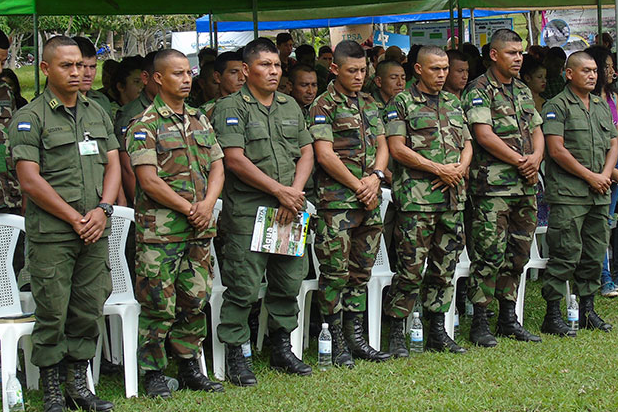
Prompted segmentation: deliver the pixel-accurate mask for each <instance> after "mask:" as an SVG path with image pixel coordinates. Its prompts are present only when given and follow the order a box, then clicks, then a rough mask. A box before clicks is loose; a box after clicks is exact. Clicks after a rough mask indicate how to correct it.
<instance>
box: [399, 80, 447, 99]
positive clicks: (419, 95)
mask: <svg viewBox="0 0 618 412" xmlns="http://www.w3.org/2000/svg"><path fill="white" fill-rule="evenodd" d="M408 91H409V92H410V95H411V96H412V100H414V102H415V103H426V102H427V97H426V96H425V95H424V94H423V92H421V91H420V90H419V89H418V82H416V83H413V84H412V86H410V88H409V89H408ZM438 98H439V99H440V100H444V101H449V100H451V97H450V96H449V93H447V92H445V91H443V90H441V91H440V92H439V93H438Z"/></svg>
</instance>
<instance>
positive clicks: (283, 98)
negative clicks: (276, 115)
mask: <svg viewBox="0 0 618 412" xmlns="http://www.w3.org/2000/svg"><path fill="white" fill-rule="evenodd" d="M277 101H278V102H280V103H285V102H287V101H288V100H287V99H286V98H285V96H277Z"/></svg>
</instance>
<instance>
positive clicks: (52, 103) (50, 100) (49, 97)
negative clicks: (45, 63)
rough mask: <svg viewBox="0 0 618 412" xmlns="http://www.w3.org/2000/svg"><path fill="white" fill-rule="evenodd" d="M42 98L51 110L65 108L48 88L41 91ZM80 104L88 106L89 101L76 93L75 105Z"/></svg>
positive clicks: (79, 93)
mask: <svg viewBox="0 0 618 412" xmlns="http://www.w3.org/2000/svg"><path fill="white" fill-rule="evenodd" d="M43 97H44V98H45V102H46V103H47V104H48V105H49V107H50V108H51V109H52V110H56V109H58V108H60V107H65V106H64V103H62V101H61V100H60V99H59V98H58V97H56V95H55V94H54V93H53V92H52V91H51V89H50V88H49V87H46V88H45V91H43ZM80 102H81V103H83V104H85V105H86V106H88V105H89V104H90V100H89V99H88V98H87V97H86V96H84V95H83V94H82V93H81V92H77V102H76V104H80Z"/></svg>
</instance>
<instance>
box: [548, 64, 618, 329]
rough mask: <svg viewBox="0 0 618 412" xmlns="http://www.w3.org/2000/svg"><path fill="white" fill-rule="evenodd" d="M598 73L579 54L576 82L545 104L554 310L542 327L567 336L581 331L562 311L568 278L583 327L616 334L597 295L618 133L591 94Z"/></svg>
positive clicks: (570, 71)
mask: <svg viewBox="0 0 618 412" xmlns="http://www.w3.org/2000/svg"><path fill="white" fill-rule="evenodd" d="M596 70H597V65H596V63H595V61H594V60H593V58H592V57H590V55H588V54H587V53H585V52H577V53H573V54H571V56H569V60H568V62H567V69H566V76H567V79H568V80H569V83H567V86H566V87H565V89H564V90H563V91H562V92H561V93H558V95H556V96H555V97H554V98H552V99H551V100H550V101H549V102H547V103H546V104H545V106H544V107H543V113H542V115H543V122H544V123H543V132H544V133H545V138H546V142H547V152H548V156H547V164H546V166H545V198H546V199H547V203H549V204H550V209H551V212H550V214H549V225H548V228H547V244H548V246H549V262H548V263H547V269H546V270H545V272H544V274H543V289H542V294H543V298H544V299H545V300H546V301H547V314H546V315H545V320H544V321H543V325H542V327H541V331H542V332H545V333H551V334H555V335H561V336H565V335H568V336H575V331H570V329H569V327H568V326H567V325H566V323H565V322H564V320H563V319H562V315H561V313H560V300H561V299H562V298H563V297H564V295H565V294H566V285H565V281H567V280H571V281H572V282H573V283H572V287H573V290H574V293H576V294H578V295H579V298H580V310H579V325H580V328H587V329H601V330H604V331H609V330H610V329H611V327H612V326H611V325H610V324H608V323H606V322H604V321H603V320H602V319H601V318H600V317H599V316H598V315H597V314H596V312H595V311H594V295H595V293H597V291H598V290H599V288H600V286H601V278H600V276H601V268H602V262H603V256H604V255H605V251H606V249H607V245H608V242H609V227H608V225H607V219H608V216H607V205H608V204H609V203H610V185H611V179H610V177H611V173H612V169H613V168H614V165H615V164H616V158H617V156H618V145H617V142H616V136H617V135H618V133H617V132H616V128H615V126H614V124H613V122H612V115H611V112H610V110H609V107H608V105H607V103H605V102H604V101H603V99H601V98H600V97H599V96H596V95H591V94H590V92H591V91H592V90H594V87H595V83H596V80H597V73H596Z"/></svg>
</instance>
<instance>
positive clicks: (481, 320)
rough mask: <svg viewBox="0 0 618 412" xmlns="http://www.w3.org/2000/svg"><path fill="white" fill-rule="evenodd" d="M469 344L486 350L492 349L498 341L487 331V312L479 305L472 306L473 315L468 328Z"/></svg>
mask: <svg viewBox="0 0 618 412" xmlns="http://www.w3.org/2000/svg"><path fill="white" fill-rule="evenodd" d="M470 342H472V343H474V344H476V345H479V346H484V347H486V348H492V347H494V346H496V345H497V344H498V341H497V340H496V338H495V337H494V335H492V334H491V331H490V330H489V322H487V312H486V311H485V308H484V307H483V306H480V305H474V315H473V317H472V325H471V326H470Z"/></svg>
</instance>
